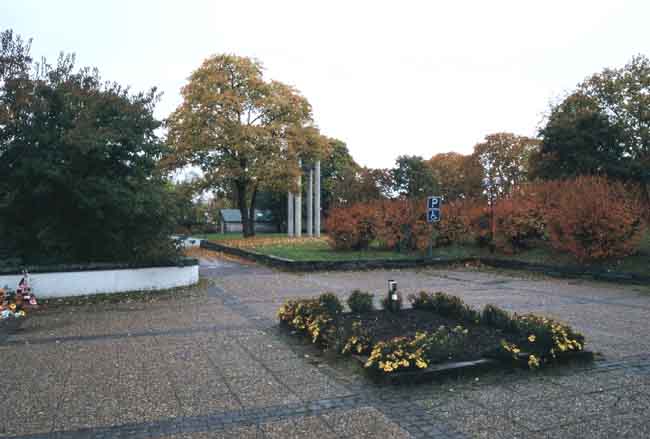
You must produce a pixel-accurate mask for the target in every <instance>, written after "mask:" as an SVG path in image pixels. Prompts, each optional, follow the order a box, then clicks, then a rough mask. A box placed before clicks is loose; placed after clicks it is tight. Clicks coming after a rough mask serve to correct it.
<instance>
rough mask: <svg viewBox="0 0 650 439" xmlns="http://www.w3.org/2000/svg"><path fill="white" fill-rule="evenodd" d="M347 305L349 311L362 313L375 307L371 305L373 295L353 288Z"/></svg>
mask: <svg viewBox="0 0 650 439" xmlns="http://www.w3.org/2000/svg"><path fill="white" fill-rule="evenodd" d="M348 306H349V307H350V311H352V312H354V313H357V314H363V313H367V312H370V311H372V310H373V309H374V308H375V307H374V305H373V295H372V294H371V293H366V292H363V291H361V290H354V291H352V294H350V297H349V298H348Z"/></svg>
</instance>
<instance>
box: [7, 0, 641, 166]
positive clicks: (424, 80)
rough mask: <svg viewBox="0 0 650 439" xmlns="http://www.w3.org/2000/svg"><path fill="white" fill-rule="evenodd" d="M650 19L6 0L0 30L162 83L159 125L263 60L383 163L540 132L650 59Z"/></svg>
mask: <svg viewBox="0 0 650 439" xmlns="http://www.w3.org/2000/svg"><path fill="white" fill-rule="evenodd" d="M648 17H650V2H649V1H647V0H637V1H634V0H629V1H626V0H610V1H601V0H590V1H583V0H563V1H556V0H546V1H544V2H540V1H535V2H533V1H522V0H519V1H499V0H492V1H485V0H482V1H481V0H476V1H464V0H456V1H444V2H442V1H428V2H424V1H421V2H416V1H400V2H395V1H391V2H381V1H372V2H370V1H368V2H365V1H360V0H358V1H352V0H348V1H347V2H344V1H334V0H328V1H321V2H318V4H316V2H310V1H305V0H303V1H280V0H262V1H253V0H249V1H239V2H238V1H232V0H230V1H208V0H184V1H170V0H166V1H162V0H158V1H154V0H146V1H145V0H129V1H123V0H112V1H101V2H100V1H90V0H85V1H83V0H78V1H72V0H70V1H66V0H57V1H52V0H41V1H37V0H0V29H6V28H12V29H14V31H16V32H18V33H19V34H21V35H23V36H24V37H33V38H34V43H33V46H32V53H33V55H35V56H42V55H44V56H46V57H48V58H49V59H52V60H53V59H54V58H55V57H56V55H57V54H58V52H59V51H61V50H63V51H66V52H75V53H76V54H77V60H78V63H79V65H80V66H81V65H91V66H96V67H99V69H100V71H101V72H102V75H103V76H104V78H105V79H110V80H115V81H118V82H120V83H122V84H127V85H131V86H132V87H133V88H134V89H136V90H143V89H147V88H149V87H151V86H157V87H159V89H160V90H162V91H163V92H164V96H163V99H162V102H161V103H160V105H159V107H158V112H157V114H158V116H159V117H161V118H164V117H166V116H167V115H168V114H169V113H170V112H171V111H172V110H173V109H174V108H175V107H176V106H177V105H178V103H179V101H180V96H179V90H180V87H181V86H182V85H183V84H184V83H185V81H186V78H187V77H188V76H189V74H190V72H191V71H192V70H193V69H195V68H197V67H198V66H199V64H200V63H201V61H202V60H203V59H204V58H206V57H207V56H209V55H211V54H216V53H223V52H227V53H235V54H238V55H244V56H252V57H256V58H258V59H259V60H261V61H262V62H263V63H264V65H265V67H266V68H267V71H266V74H267V77H268V78H273V79H276V80H279V81H282V82H285V83H288V84H291V85H294V86H295V87H297V88H298V89H299V90H300V91H301V92H302V93H303V94H304V95H305V97H307V99H308V100H309V101H310V102H311V104H312V106H313V109H314V117H315V120H316V123H317V124H318V125H319V126H320V128H321V131H322V132H323V133H324V134H326V135H329V136H332V137H337V138H339V139H341V140H343V141H345V142H346V143H347V144H348V146H349V148H350V151H351V152H352V155H353V156H354V158H355V159H356V160H357V161H358V162H359V163H361V164H363V165H366V166H372V167H389V166H391V165H392V164H393V162H394V160H395V158H396V157H397V156H398V155H400V154H418V155H422V156H424V157H425V158H429V157H431V156H432V155H433V154H436V153H439V152H446V151H457V152H461V153H468V152H470V151H471V150H472V147H473V145H474V144H475V143H477V142H479V141H480V140H481V139H482V138H483V137H484V136H485V135H486V134H490V133H494V132H498V131H512V132H515V133H517V134H522V135H535V133H536V131H537V127H538V125H539V123H540V121H541V119H542V115H543V113H544V111H545V110H546V109H547V108H548V105H549V102H550V101H551V100H553V99H557V98H558V97H559V96H561V95H562V94H563V93H564V92H565V91H566V90H569V89H571V88H572V87H574V86H575V84H576V83H578V82H580V81H581V80H582V79H583V78H585V77H586V76H588V75H589V74H591V73H594V72H597V71H600V70H602V68H604V67H607V66H610V67H617V66H621V65H623V64H625V62H627V61H628V60H629V59H630V58H631V57H632V56H633V55H635V54H638V53H644V54H646V55H650V27H648V24H647V19H648Z"/></svg>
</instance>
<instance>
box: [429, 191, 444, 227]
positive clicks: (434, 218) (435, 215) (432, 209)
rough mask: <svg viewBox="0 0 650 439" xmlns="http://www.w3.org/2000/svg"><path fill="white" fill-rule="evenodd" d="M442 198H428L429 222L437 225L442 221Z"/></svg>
mask: <svg viewBox="0 0 650 439" xmlns="http://www.w3.org/2000/svg"><path fill="white" fill-rule="evenodd" d="M441 202H442V197H435V196H434V197H427V221H428V222H430V223H437V222H438V221H440V203H441Z"/></svg>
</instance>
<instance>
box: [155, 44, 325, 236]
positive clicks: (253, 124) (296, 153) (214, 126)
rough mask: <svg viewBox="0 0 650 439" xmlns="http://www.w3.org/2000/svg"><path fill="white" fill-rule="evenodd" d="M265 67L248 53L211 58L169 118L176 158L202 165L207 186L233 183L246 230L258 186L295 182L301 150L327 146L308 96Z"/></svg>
mask: <svg viewBox="0 0 650 439" xmlns="http://www.w3.org/2000/svg"><path fill="white" fill-rule="evenodd" d="M262 73H263V72H262V65H261V64H260V63H259V62H257V61H255V60H252V59H249V58H245V57H239V56H234V55H217V56H213V57H210V58H208V59H206V60H205V61H204V62H203V64H201V66H200V67H199V68H198V69H197V70H195V71H194V72H193V73H192V75H191V76H190V78H189V82H188V83H187V85H185V87H183V89H182V96H183V102H182V104H181V105H180V106H179V107H178V108H177V109H176V111H174V112H173V113H172V114H171V116H170V117H169V119H168V121H167V126H168V128H169V131H168V142H169V144H170V146H171V147H172V148H173V153H172V154H171V156H170V159H169V163H171V164H173V165H175V166H182V165H193V166H198V167H200V169H201V170H202V171H203V176H204V177H203V179H204V184H205V188H206V189H209V188H214V187H223V186H230V187H232V189H233V191H234V192H235V194H236V199H237V205H238V208H239V209H240V211H241V216H242V222H243V227H244V236H252V235H254V234H255V227H254V221H255V213H254V210H255V204H256V199H257V195H258V193H259V192H260V191H261V190H269V189H272V190H280V189H285V190H286V188H291V187H292V186H291V185H292V182H294V181H295V177H296V175H297V173H298V172H299V168H298V158H299V157H302V158H305V159H311V158H313V157H314V156H318V155H319V154H320V153H321V150H322V149H323V148H324V140H323V138H322V136H321V135H320V134H319V132H318V130H317V129H316V128H314V127H313V126H312V123H313V120H312V114H311V106H310V105H309V102H307V100H306V99H305V98H304V97H303V96H301V95H300V94H299V93H298V91H297V90H295V89H294V88H292V87H290V86H287V85H285V84H282V83H280V82H277V81H265V80H264V78H263V75H262Z"/></svg>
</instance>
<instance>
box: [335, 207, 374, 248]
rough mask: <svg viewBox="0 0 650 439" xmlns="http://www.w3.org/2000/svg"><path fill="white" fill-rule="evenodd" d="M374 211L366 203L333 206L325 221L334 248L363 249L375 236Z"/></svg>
mask: <svg viewBox="0 0 650 439" xmlns="http://www.w3.org/2000/svg"><path fill="white" fill-rule="evenodd" d="M373 216H374V213H373V212H372V211H371V210H370V209H369V208H368V206H367V203H358V204H353V205H352V206H345V207H335V208H333V209H331V210H330V212H329V216H328V217H327V219H326V221H325V226H326V227H327V232H328V237H329V242H330V245H331V246H332V247H333V248H334V249H336V250H365V249H367V248H368V246H369V245H370V243H371V242H372V241H373V239H374V237H375V233H374V224H373Z"/></svg>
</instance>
